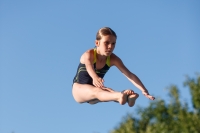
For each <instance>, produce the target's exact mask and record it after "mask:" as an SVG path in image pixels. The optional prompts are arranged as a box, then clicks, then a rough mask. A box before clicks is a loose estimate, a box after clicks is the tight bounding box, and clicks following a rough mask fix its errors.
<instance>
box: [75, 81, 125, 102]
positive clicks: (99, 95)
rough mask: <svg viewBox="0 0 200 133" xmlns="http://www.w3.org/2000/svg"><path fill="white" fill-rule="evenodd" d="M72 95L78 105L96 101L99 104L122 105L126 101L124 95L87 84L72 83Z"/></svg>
mask: <svg viewBox="0 0 200 133" xmlns="http://www.w3.org/2000/svg"><path fill="white" fill-rule="evenodd" d="M72 93H73V96H74V99H75V100H76V101H77V102H79V103H83V102H88V101H91V100H94V99H97V100H99V101H101V102H108V101H117V102H119V103H120V104H122V105H123V104H125V103H126V101H127V94H126V93H121V92H116V91H114V92H110V91H106V90H104V89H101V88H98V87H94V86H92V85H88V84H79V83H74V84H73V89H72Z"/></svg>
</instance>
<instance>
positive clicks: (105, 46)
mask: <svg viewBox="0 0 200 133" xmlns="http://www.w3.org/2000/svg"><path fill="white" fill-rule="evenodd" d="M95 43H96V46H97V49H98V51H99V52H100V53H99V54H101V55H104V56H110V55H111V54H112V52H113V50H114V48H115V44H116V37H115V36H113V35H107V36H102V38H101V40H96V42H95Z"/></svg>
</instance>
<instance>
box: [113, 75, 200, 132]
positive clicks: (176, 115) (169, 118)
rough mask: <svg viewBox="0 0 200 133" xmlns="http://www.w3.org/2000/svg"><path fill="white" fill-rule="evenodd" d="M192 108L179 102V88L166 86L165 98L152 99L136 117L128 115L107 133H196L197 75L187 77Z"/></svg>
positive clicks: (199, 119) (199, 109)
mask: <svg viewBox="0 0 200 133" xmlns="http://www.w3.org/2000/svg"><path fill="white" fill-rule="evenodd" d="M184 85H185V86H187V87H188V88H189V89H190V93H191V97H192V100H191V101H192V105H193V109H189V108H188V103H187V102H185V103H182V102H181V101H180V96H179V94H180V93H179V89H178V88H177V86H175V85H172V86H170V87H169V99H170V100H169V101H167V102H166V101H165V100H163V99H159V100H155V101H153V102H151V103H150V105H149V106H148V107H146V108H141V107H140V108H138V109H137V114H138V116H139V118H135V117H134V116H132V115H130V114H128V115H127V116H126V117H125V118H124V120H123V121H122V122H121V123H120V124H119V126H118V127H117V128H115V129H114V130H113V131H112V132H111V133H200V76H197V78H196V79H193V78H189V77H188V78H187V80H186V81H185V82H184Z"/></svg>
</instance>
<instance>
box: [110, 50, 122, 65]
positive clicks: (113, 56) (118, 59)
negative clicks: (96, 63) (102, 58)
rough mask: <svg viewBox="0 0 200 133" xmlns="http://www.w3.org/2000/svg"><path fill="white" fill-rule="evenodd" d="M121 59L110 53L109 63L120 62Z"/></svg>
mask: <svg viewBox="0 0 200 133" xmlns="http://www.w3.org/2000/svg"><path fill="white" fill-rule="evenodd" d="M120 62H121V59H120V58H119V57H118V56H117V55H116V54H114V53H112V54H111V55H110V65H111V66H115V65H116V64H118V63H120Z"/></svg>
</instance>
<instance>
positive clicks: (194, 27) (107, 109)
mask: <svg viewBox="0 0 200 133" xmlns="http://www.w3.org/2000/svg"><path fill="white" fill-rule="evenodd" d="M199 7H200V1H199V0H177V1H173V0H168V1H164V0H163V1H161V0H154V1H126V2H125V1H120V2H119V1H118V2H116V1H114V0H110V1H89V0H84V1H72V0H71V2H70V1H67V0H51V1H48V0H42V1H41V0H34V1H33V0H31V1H25V0H17V1H14V0H1V1H0V133H12V132H15V133H106V132H108V131H110V130H112V129H113V128H114V127H116V126H117V125H118V123H119V122H120V121H121V119H122V118H123V116H125V115H126V113H128V112H129V113H135V112H136V109H137V106H142V107H146V106H148V104H149V102H150V100H149V99H147V98H145V97H144V96H143V95H142V94H141V92H140V91H139V90H138V89H137V88H135V87H134V86H133V85H132V84H131V83H130V82H129V81H128V80H127V79H126V78H125V77H124V76H123V74H121V73H120V71H119V70H117V69H116V68H115V67H113V68H111V70H110V71H109V72H108V73H107V75H106V76H105V85H106V86H109V87H111V88H113V89H115V90H117V91H121V90H124V89H127V88H131V89H134V90H135V92H137V93H139V94H140V97H139V99H138V100H137V103H136V106H135V107H132V108H130V107H128V106H127V105H124V106H121V105H119V104H117V103H111V102H110V103H100V104H96V105H88V104H78V103H76V102H75V101H74V99H73V97H72V93H71V89H72V80H73V78H74V76H75V73H76V69H77V66H78V63H79V58H80V56H81V54H82V53H83V52H84V51H85V50H87V49H89V48H93V47H94V41H95V35H96V32H97V31H98V29H99V28H101V27H104V26H109V27H111V28H112V29H113V30H114V31H115V32H116V33H117V35H118V40H117V45H116V48H115V50H114V53H115V54H117V55H118V56H119V57H120V58H121V59H122V60H123V62H124V64H125V65H126V66H127V67H128V69H129V70H130V71H132V72H133V73H135V74H136V75H137V76H138V77H139V78H140V79H141V80H142V82H143V83H144V85H145V86H146V87H147V89H148V90H149V92H150V94H152V95H154V96H155V97H156V98H157V99H158V98H159V97H161V98H163V99H166V100H167V99H168V97H167V96H168V95H167V91H166V90H165V88H167V87H169V86H170V85H172V84H175V85H177V86H178V87H179V89H180V92H181V98H182V100H183V101H187V102H190V94H188V93H189V91H188V89H187V88H185V87H184V86H183V82H184V81H185V75H189V76H190V77H195V76H196V75H195V73H196V72H200V60H199V57H200V52H199V51H200V8H199Z"/></svg>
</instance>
